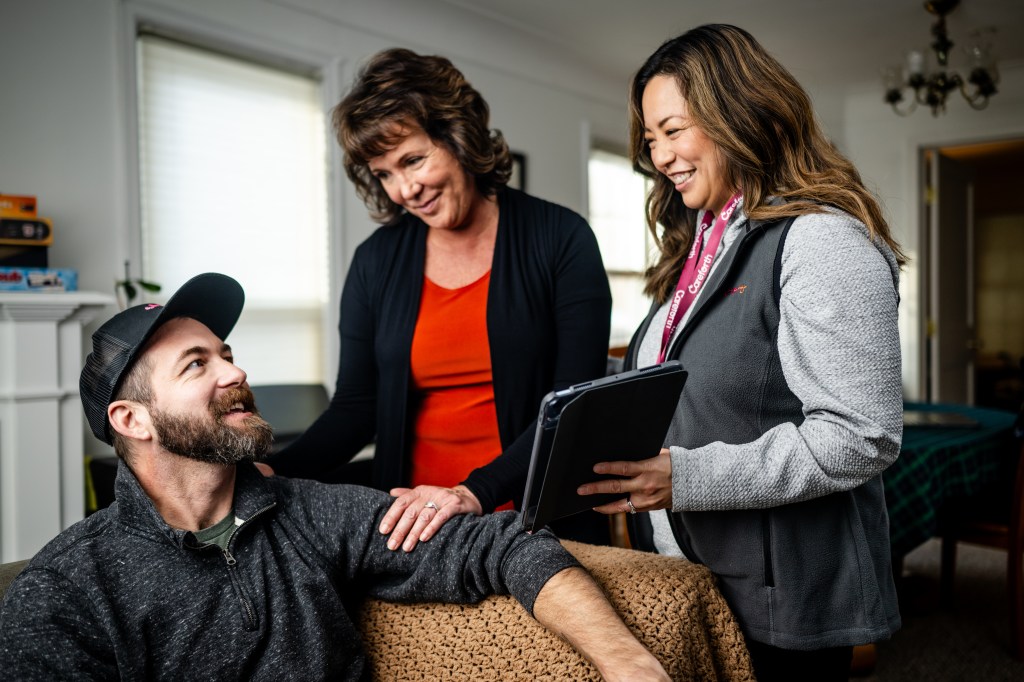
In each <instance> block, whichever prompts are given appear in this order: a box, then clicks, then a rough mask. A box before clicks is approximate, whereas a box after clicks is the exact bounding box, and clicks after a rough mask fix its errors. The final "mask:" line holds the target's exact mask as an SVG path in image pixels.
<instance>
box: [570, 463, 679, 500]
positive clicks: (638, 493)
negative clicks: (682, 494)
mask: <svg viewBox="0 0 1024 682" xmlns="http://www.w3.org/2000/svg"><path fill="white" fill-rule="evenodd" d="M594 473H595V474H611V475H612V476H621V477H622V478H612V479H608V480H607V481H595V482H594V483H587V484H585V485H581V486H580V487H579V488H578V489H577V490H576V492H577V493H579V494H580V495H593V494H595V493H616V494H618V493H622V499H621V500H617V501H615V502H610V503H608V504H605V505H602V506H600V507H594V511H597V512H601V513H602V514H618V513H619V512H633V511H645V512H646V511H654V510H656V509H671V508H672V458H671V457H670V456H669V451H668V450H666V449H664V448H662V450H661V452H660V453H659V454H658V456H657V457H652V458H650V459H643V460H640V461H639V462H599V463H598V464H595V465H594ZM631 503H632V507H630V504H631Z"/></svg>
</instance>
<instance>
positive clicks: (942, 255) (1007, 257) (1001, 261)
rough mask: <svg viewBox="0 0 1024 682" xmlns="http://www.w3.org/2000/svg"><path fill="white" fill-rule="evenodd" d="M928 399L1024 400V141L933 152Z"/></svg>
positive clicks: (927, 238)
mask: <svg viewBox="0 0 1024 682" xmlns="http://www.w3.org/2000/svg"><path fill="white" fill-rule="evenodd" d="M921 154H922V157H921V158H922V164H923V167H924V170H925V172H924V174H923V177H924V178H925V183H926V187H925V192H924V193H923V196H924V198H923V201H924V205H923V210H922V216H924V220H923V224H922V240H921V244H922V249H921V252H920V253H921V254H922V255H923V256H924V258H923V259H922V260H923V262H922V264H921V265H922V268H921V271H922V291H923V292H924V296H923V298H922V300H923V302H924V304H925V315H924V322H923V323H924V334H923V335H922V338H923V339H925V345H924V348H923V356H924V363H923V364H924V377H925V381H924V384H925V386H924V388H925V391H924V395H925V396H927V399H928V400H929V401H931V402H956V403H967V404H976V405H981V406H987V407H997V408H1002V409H1008V410H1013V411H1016V410H1017V409H1018V408H1019V407H1020V405H1021V402H1022V400H1024V364H1022V363H1024V139H1012V140H1003V141H998V142H986V143H981V144H967V145H956V146H945V147H931V148H927V149H923V150H922V152H921Z"/></svg>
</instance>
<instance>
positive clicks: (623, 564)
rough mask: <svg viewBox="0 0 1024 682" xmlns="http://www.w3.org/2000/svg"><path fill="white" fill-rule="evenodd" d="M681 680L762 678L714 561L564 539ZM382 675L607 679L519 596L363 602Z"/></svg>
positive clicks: (481, 680) (371, 651)
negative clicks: (465, 601)
mask: <svg viewBox="0 0 1024 682" xmlns="http://www.w3.org/2000/svg"><path fill="white" fill-rule="evenodd" d="M563 544H564V545H565V547H566V549H568V550H569V551H570V552H572V553H573V554H574V555H575V556H576V558H577V559H578V560H579V561H580V563H582V564H583V565H584V566H585V567H586V568H587V570H588V571H590V573H591V575H593V576H594V578H595V579H596V580H597V582H598V583H599V584H600V585H601V586H602V587H603V588H604V591H605V593H606V594H607V595H608V598H609V599H610V600H611V602H612V604H613V605H614V606H615V607H616V609H617V610H618V611H619V613H621V614H622V617H623V620H625V622H626V625H628V626H629V627H630V629H631V630H633V632H634V633H636V635H637V637H638V639H639V640H640V641H641V642H642V643H643V644H644V645H645V646H646V647H647V648H648V649H650V651H651V652H652V653H653V654H654V655H655V656H657V657H658V660H660V661H661V663H662V665H664V666H665V669H666V670H667V671H668V673H669V675H670V676H671V677H672V679H673V680H729V681H733V680H736V681H741V680H742V681H748V682H753V680H754V674H753V671H752V669H751V667H750V657H749V655H748V654H747V649H746V645H745V644H744V642H743V635H742V634H741V633H740V629H739V626H738V625H737V624H736V620H735V618H734V617H733V615H732V612H731V611H730V610H729V607H728V606H727V605H726V603H725V600H724V599H723V598H722V595H721V593H719V591H718V588H717V587H716V586H715V581H714V578H713V576H712V575H711V573H710V571H708V569H707V568H705V567H704V566H698V565H694V564H690V563H687V562H684V561H682V560H679V559H673V558H671V557H663V556H658V555H657V554H649V553H646V552H637V551H634V550H629V549H619V548H614V547H595V546H592V545H585V544H581V543H576V542H563ZM361 621H362V624H361V625H362V629H363V633H364V640H365V644H366V648H367V653H368V655H369V659H370V664H371V666H372V668H373V673H374V679H376V680H431V681H433V680H472V681H473V682H485V681H487V680H524V681H525V680H551V681H552V682H554V681H555V680H558V681H559V682H560V681H562V680H600V679H601V678H600V676H599V675H598V674H597V670H596V669H595V668H594V666H592V665H591V664H590V663H589V662H587V661H586V660H585V659H584V658H583V657H582V656H580V655H579V654H578V653H576V650H575V649H573V648H572V647H571V646H569V644H567V643H566V642H565V641H563V640H561V639H559V638H558V637H556V636H555V635H553V634H552V633H551V632H549V631H548V630H547V629H545V628H544V627H543V626H541V625H540V624H539V623H537V621H535V620H534V619H533V618H532V617H531V616H530V615H529V614H528V613H527V612H526V610H525V609H524V608H523V607H522V606H521V605H520V604H519V603H518V602H517V601H515V600H514V599H512V598H511V597H507V596H506V597H490V598H488V599H486V600H484V601H483V602H481V603H480V604H475V605H470V606H460V605H455V604H433V603H431V604H389V603H385V602H381V601H378V600H368V601H367V602H366V603H365V604H364V605H363V607H362V612H361Z"/></svg>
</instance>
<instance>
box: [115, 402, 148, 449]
mask: <svg viewBox="0 0 1024 682" xmlns="http://www.w3.org/2000/svg"><path fill="white" fill-rule="evenodd" d="M107 419H108V420H109V421H110V428H112V429H114V430H115V431H117V432H118V433H120V434H121V435H122V436H124V437H125V438H132V439H134V440H153V422H152V421H151V420H150V418H149V410H148V409H146V406H145V405H143V404H142V403H137V402H135V401H132V400H115V401H114V402H112V403H110V405H108V406H107Z"/></svg>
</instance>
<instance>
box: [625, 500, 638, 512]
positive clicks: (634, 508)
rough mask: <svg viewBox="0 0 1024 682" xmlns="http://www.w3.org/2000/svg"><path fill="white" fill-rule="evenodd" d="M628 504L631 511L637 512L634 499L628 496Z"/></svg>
mask: <svg viewBox="0 0 1024 682" xmlns="http://www.w3.org/2000/svg"><path fill="white" fill-rule="evenodd" d="M626 504H627V505H628V506H629V513H630V514H636V507H634V506H633V500H631V499H629V498H628V497H627V498H626Z"/></svg>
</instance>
